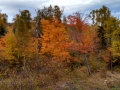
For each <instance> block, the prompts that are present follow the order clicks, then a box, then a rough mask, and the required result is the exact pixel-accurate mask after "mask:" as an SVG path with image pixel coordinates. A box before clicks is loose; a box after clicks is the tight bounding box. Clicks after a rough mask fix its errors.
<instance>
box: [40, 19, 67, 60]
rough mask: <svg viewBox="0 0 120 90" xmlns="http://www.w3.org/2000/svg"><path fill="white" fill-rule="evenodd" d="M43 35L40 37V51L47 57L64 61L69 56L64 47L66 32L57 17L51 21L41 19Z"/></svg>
mask: <svg viewBox="0 0 120 90" xmlns="http://www.w3.org/2000/svg"><path fill="white" fill-rule="evenodd" d="M42 28H43V35H42V37H41V42H42V48H41V53H42V54H43V55H46V56H47V57H49V58H53V59H57V60H61V61H64V60H66V59H67V58H69V53H68V51H67V48H66V44H67V40H68V37H67V32H66V30H65V28H64V25H63V24H61V23H59V21H58V20H57V19H53V21H52V22H51V21H49V20H44V19H43V20H42Z"/></svg>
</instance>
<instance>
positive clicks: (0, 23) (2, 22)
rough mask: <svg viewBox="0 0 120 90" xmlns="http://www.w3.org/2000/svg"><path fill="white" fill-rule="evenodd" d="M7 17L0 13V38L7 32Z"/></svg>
mask: <svg viewBox="0 0 120 90" xmlns="http://www.w3.org/2000/svg"><path fill="white" fill-rule="evenodd" d="M7 17H8V16H7V15H6V14H1V13H0V36H3V35H5V33H6V32H7V30H6V26H7Z"/></svg>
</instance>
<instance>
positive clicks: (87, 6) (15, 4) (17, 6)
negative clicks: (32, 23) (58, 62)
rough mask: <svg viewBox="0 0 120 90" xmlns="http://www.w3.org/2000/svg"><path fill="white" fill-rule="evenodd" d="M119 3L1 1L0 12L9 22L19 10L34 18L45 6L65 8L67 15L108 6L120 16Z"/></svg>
mask: <svg viewBox="0 0 120 90" xmlns="http://www.w3.org/2000/svg"><path fill="white" fill-rule="evenodd" d="M119 3H120V0H109V1H108V0H0V10H2V13H6V14H7V15H8V16H9V19H8V21H9V22H11V21H12V18H13V17H14V16H15V15H16V14H18V13H19V10H24V9H28V10H29V11H30V12H31V15H32V17H33V16H35V15H36V12H35V9H42V8H43V7H44V6H49V5H52V6H54V5H58V6H60V8H62V7H64V14H65V15H69V14H72V13H74V12H76V11H81V12H90V11H92V10H95V9H99V8H101V7H102V6H103V5H106V6H107V7H108V8H109V9H110V10H111V11H112V13H116V14H115V15H117V16H120V5H119Z"/></svg>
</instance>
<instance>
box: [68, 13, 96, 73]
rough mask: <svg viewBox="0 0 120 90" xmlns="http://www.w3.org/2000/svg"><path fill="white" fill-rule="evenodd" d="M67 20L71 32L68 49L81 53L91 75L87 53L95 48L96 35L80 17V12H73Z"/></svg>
mask: <svg viewBox="0 0 120 90" xmlns="http://www.w3.org/2000/svg"><path fill="white" fill-rule="evenodd" d="M67 20H68V23H69V25H68V26H69V27H70V29H71V34H72V35H71V36H72V38H71V40H72V41H71V42H72V44H71V46H70V49H72V50H75V51H79V52H80V53H81V54H83V56H84V59H85V62H86V65H87V68H88V72H89V74H90V75H91V70H90V67H89V64H88V57H87V55H88V54H89V52H91V51H93V50H94V49H95V48H96V45H95V40H94V39H95V38H96V36H95V33H94V30H93V29H92V28H90V27H89V25H88V24H87V23H86V21H85V20H83V19H82V16H81V14H80V13H75V14H74V15H70V16H68V19H67Z"/></svg>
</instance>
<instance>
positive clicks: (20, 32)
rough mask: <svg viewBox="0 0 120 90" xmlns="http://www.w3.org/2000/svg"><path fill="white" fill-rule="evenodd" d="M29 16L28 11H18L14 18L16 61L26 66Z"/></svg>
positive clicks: (29, 25)
mask: <svg viewBox="0 0 120 90" xmlns="http://www.w3.org/2000/svg"><path fill="white" fill-rule="evenodd" d="M30 21H31V14H30V12H29V11H28V10H23V11H20V14H17V15H16V17H15V18H14V35H15V39H16V42H17V45H16V47H17V51H18V52H17V53H15V54H16V55H17V59H18V61H20V62H21V61H22V62H23V69H24V68H25V66H26V56H27V49H26V48H27V46H28V42H29V39H30V29H31V23H30Z"/></svg>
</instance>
